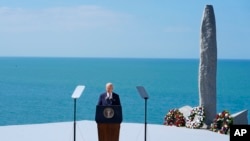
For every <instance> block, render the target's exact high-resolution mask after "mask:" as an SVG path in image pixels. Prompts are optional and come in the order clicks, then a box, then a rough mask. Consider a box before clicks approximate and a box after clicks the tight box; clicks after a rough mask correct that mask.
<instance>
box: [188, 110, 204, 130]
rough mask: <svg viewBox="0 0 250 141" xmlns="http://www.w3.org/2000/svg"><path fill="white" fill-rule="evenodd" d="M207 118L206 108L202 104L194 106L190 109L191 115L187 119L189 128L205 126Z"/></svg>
mask: <svg viewBox="0 0 250 141" xmlns="http://www.w3.org/2000/svg"><path fill="white" fill-rule="evenodd" d="M204 120H205V113H204V108H203V107H202V106H198V107H194V108H193V109H192V110H191V111H190V115H189V116H188V117H187V120H186V127H187V128H192V129H193V128H200V127H202V126H203V124H204Z"/></svg>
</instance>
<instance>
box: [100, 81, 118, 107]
mask: <svg viewBox="0 0 250 141" xmlns="http://www.w3.org/2000/svg"><path fill="white" fill-rule="evenodd" d="M113 89H114V87H113V84H112V83H110V82H109V83H107V84H106V92H104V93H102V94H101V95H100V97H99V100H98V103H97V105H103V106H109V105H121V102H120V97H119V95H118V94H116V93H115V92H113Z"/></svg>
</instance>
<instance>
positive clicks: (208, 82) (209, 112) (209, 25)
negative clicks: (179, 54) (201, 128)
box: [199, 5, 217, 126]
mask: <svg viewBox="0 0 250 141" xmlns="http://www.w3.org/2000/svg"><path fill="white" fill-rule="evenodd" d="M215 24H216V22H215V15H214V10H213V6H212V5H206V7H205V10H204V13H203V19H202V25H201V36H200V62H199V104H200V106H204V112H205V115H206V119H205V123H206V124H207V125H208V126H210V124H211V123H212V121H213V119H214V118H215V116H216V111H217V110H216V70H217V43H216V25H215Z"/></svg>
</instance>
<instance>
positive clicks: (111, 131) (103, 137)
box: [95, 105, 122, 141]
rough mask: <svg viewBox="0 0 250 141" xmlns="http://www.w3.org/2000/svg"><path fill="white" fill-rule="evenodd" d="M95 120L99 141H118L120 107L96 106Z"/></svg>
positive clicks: (120, 118)
mask: <svg viewBox="0 0 250 141" xmlns="http://www.w3.org/2000/svg"><path fill="white" fill-rule="evenodd" d="M95 120H96V123H97V129H98V139H99V141H119V134H120V124H121V122H122V108H121V106H99V105H97V106H96V115H95Z"/></svg>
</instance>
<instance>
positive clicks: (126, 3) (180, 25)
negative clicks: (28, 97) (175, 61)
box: [0, 0, 250, 59]
mask: <svg viewBox="0 0 250 141" xmlns="http://www.w3.org/2000/svg"><path fill="white" fill-rule="evenodd" d="M206 5H213V8H214V12H215V17H216V30H217V50H218V58H219V59H250V42H249V41H250V1H249V0H210V1H206V0H156V1H153V0H0V19H1V20H0V21H1V22H0V56H31V57H34V56H36V57H122V58H199V51H200V27H201V21H202V16H203V11H204V8H205V6H206Z"/></svg>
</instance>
